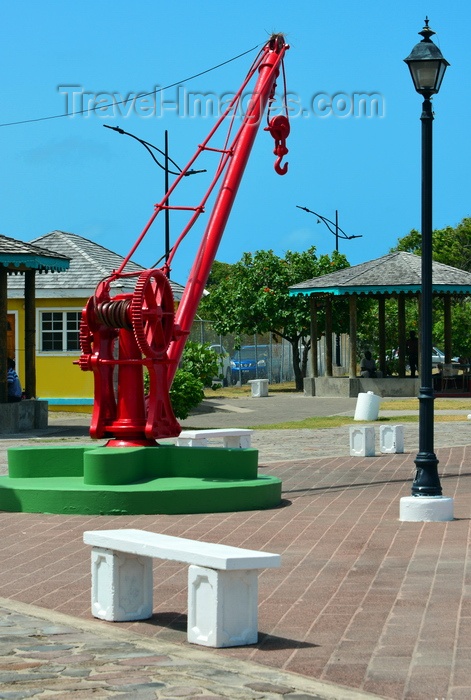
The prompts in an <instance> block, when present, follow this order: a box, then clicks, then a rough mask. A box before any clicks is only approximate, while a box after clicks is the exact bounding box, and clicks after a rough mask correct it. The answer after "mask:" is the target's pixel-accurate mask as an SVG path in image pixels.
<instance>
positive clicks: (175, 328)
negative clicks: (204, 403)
mask: <svg viewBox="0 0 471 700" xmlns="http://www.w3.org/2000/svg"><path fill="white" fill-rule="evenodd" d="M288 48H289V46H288V45H287V44H286V43H285V40H284V37H283V35H282V34H274V35H273V36H272V37H270V39H269V41H268V42H267V43H266V44H265V46H264V47H263V49H262V50H261V51H260V53H259V55H258V56H257V58H256V59H255V61H254V63H253V64H252V66H251V68H250V70H249V72H248V74H247V76H246V78H245V80H244V81H243V83H242V86H241V87H240V89H239V90H238V92H237V93H236V95H235V96H234V98H233V99H232V100H231V102H230V104H229V105H228V107H227V109H226V110H225V111H224V113H223V114H222V115H221V116H220V118H219V119H218V120H217V122H216V124H215V125H214V126H213V128H212V129H211V131H210V133H209V134H208V136H207V137H206V139H205V140H204V141H203V143H202V144H200V145H199V146H198V148H197V150H196V153H195V154H194V156H193V157H192V158H191V159H190V161H189V162H188V164H187V165H186V166H185V168H183V169H182V171H181V173H180V174H179V175H178V176H177V177H176V179H175V181H174V182H173V184H172V185H171V186H170V188H169V189H168V191H167V192H166V193H165V195H164V197H163V199H162V200H161V201H160V202H159V203H157V204H155V206H154V211H153V214H152V216H151V217H150V219H149V221H148V222H147V224H146V226H145V227H144V229H143V231H142V232H141V234H140V235H139V237H138V239H137V241H136V242H135V244H134V245H133V247H132V248H131V250H130V251H129V253H128V255H127V256H126V257H125V258H124V260H123V262H122V264H121V265H120V267H119V269H118V270H116V271H113V272H112V273H111V274H110V275H109V276H108V277H107V278H106V279H104V280H102V282H100V284H99V285H98V286H97V288H96V290H95V294H94V295H93V296H92V297H90V299H89V300H88V302H87V305H86V307H85V308H84V310H83V312H82V320H81V328H80V346H81V351H82V353H81V356H80V359H79V361H78V364H79V366H80V369H82V370H83V371H92V372H93V374H94V387H95V390H94V408H93V415H92V421H91V426H90V434H91V436H92V437H93V438H106V437H108V438H110V439H109V441H108V443H107V444H108V445H110V446H136V445H155V444H156V442H155V441H156V440H157V439H159V438H165V437H174V436H177V435H178V434H179V433H180V425H179V423H178V421H177V420H176V418H175V416H174V413H173V410H172V406H171V403H170V396H169V391H170V386H171V383H172V380H173V377H174V375H175V372H176V369H177V367H178V363H179V361H180V359H181V356H182V353H183V348H184V345H185V341H186V338H187V337H188V334H189V332H190V329H191V325H192V323H193V321H194V318H195V316H196V311H197V308H198V304H199V302H200V299H201V297H202V295H203V292H204V288H205V285H206V282H207V279H208V276H209V273H210V270H211V266H212V264H213V262H214V259H215V256H216V253H217V249H218V246H219V243H220V241H221V238H222V235H223V233H224V228H225V225H226V223H227V220H228V218H229V215H230V211H231V208H232V205H233V203H234V200H235V197H236V194H237V190H238V187H239V184H240V182H241V179H242V176H243V173H244V170H245V167H246V164H247V161H248V159H249V156H250V152H251V149H252V146H253V143H254V140H255V137H256V135H257V132H258V127H259V126H260V123H261V120H262V117H263V114H264V112H265V109H266V107H267V105H268V117H267V120H268V125H267V127H266V129H265V130H266V131H269V132H270V134H271V135H272V136H273V138H274V139H275V149H274V154H275V155H276V156H277V158H276V161H275V171H276V172H277V173H278V174H279V175H284V174H286V172H287V167H288V166H287V164H284V165H281V161H282V159H283V157H284V156H285V155H286V154H287V153H288V149H287V147H286V139H287V137H288V134H289V130H290V127H289V120H288V114H287V107H286V103H285V104H284V114H278V115H276V116H274V117H272V118H270V117H269V112H270V106H271V104H272V103H273V102H274V99H275V89H276V80H277V77H278V75H279V73H280V70H283V58H284V55H285V53H286V50H287V49H288ZM257 72H258V78H257V81H256V84H255V87H254V89H253V91H252V95H251V99H250V102H249V105H248V107H247V110H246V113H245V114H244V116H243V117H242V120H241V124H240V126H239V128H238V129H237V131H236V133H235V135H234V136H232V137H231V135H232V131H233V130H235V129H234V124H235V117H236V114H237V110H238V108H240V105H241V101H242V97H243V94H244V92H245V90H246V88H247V86H248V85H249V83H250V81H251V80H252V78H253V77H254V76H255V74H256V73H257ZM283 78H284V73H283ZM227 122H228V123H229V128H228V132H227V135H226V137H225V141H224V144H223V146H222V147H216V146H215V145H213V143H214V140H215V138H214V137H215V135H216V134H217V132H218V131H219V129H220V127H221V126H222V125H223V124H225V123H227ZM205 151H211V152H215V153H218V154H219V162H218V165H217V168H216V172H215V175H214V176H213V179H212V181H211V183H210V185H209V187H208V189H207V191H206V193H205V194H204V196H203V198H202V200H201V202H200V203H199V204H198V205H196V206H188V207H181V206H170V204H169V201H170V196H171V194H172V193H173V192H174V190H175V188H176V187H177V186H178V184H179V183H180V181H181V180H182V179H183V178H184V177H185V176H186V175H187V174H188V173H189V172H190V171H191V170H192V168H193V165H194V163H195V161H196V160H197V159H198V157H199V156H200V155H201V154H202V153H203V152H205ZM221 179H222V183H221V185H220V187H219V191H218V193H217V196H216V200H215V204H214V206H213V209H212V212H211V215H210V217H209V221H208V224H207V226H206V229H205V232H204V235H203V238H202V241H201V243H200V246H199V248H198V251H197V254H196V257H195V261H194V263H193V266H192V269H191V271H190V274H189V278H188V281H187V284H186V286H185V289H184V292H183V295H182V299H181V301H180V303H179V306H178V309H177V310H176V311H175V304H174V299H173V293H172V289H171V286H170V283H169V280H168V277H169V273H170V270H171V265H172V261H173V259H174V257H175V254H176V252H177V250H178V248H179V246H180V243H181V242H182V240H183V239H184V238H185V236H186V235H187V234H188V232H189V231H190V229H191V228H192V227H193V225H194V224H195V222H196V221H197V219H198V218H199V216H200V215H201V214H202V213H203V212H204V210H205V205H206V203H207V200H208V198H209V197H210V195H211V194H212V192H213V191H215V189H216V186H217V184H218V183H219V181H220V180H221ZM168 209H178V210H184V211H187V212H188V213H189V220H188V222H187V224H186V225H185V227H184V228H183V231H182V232H181V234H180V235H179V237H178V239H177V241H176V242H175V244H174V245H173V247H172V250H171V252H170V255H169V257H168V259H167V261H166V262H165V263H164V265H163V266H162V268H160V269H157V268H155V269H148V270H145V271H140V272H127V271H126V270H125V268H126V265H127V263H128V262H129V260H130V259H131V257H132V255H133V254H134V252H135V251H136V249H137V248H138V246H139V245H140V243H141V242H142V240H143V239H144V237H145V236H146V235H147V233H148V231H149V229H150V227H151V226H152V224H153V222H154V221H155V219H156V217H157V216H158V214H159V213H160V212H161V211H165V210H168ZM123 278H136V279H135V287H134V292H132V293H128V294H116V295H114V296H113V295H112V289H113V283H114V282H116V281H117V280H118V279H123ZM144 368H145V369H146V370H147V372H148V375H149V392H148V394H147V395H145V392H144V379H143V371H144Z"/></svg>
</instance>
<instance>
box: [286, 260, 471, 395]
mask: <svg viewBox="0 0 471 700" xmlns="http://www.w3.org/2000/svg"><path fill="white" fill-rule="evenodd" d="M432 276H433V295H434V296H438V297H440V298H442V299H443V315H444V329H445V330H444V351H445V362H450V361H451V356H452V347H451V335H452V334H451V300H452V298H453V297H456V296H469V295H471V273H469V272H465V271H464V270H459V269H457V268H455V267H450V266H449V265H443V264H442V263H438V262H434V263H433V271H432ZM420 292H421V258H420V256H418V255H414V254H413V253H405V252H396V253H390V254H389V255H385V256H384V257H382V258H377V259H376V260H370V261H368V262H365V263H361V264H360V265H355V266H353V267H348V268H345V269H343V270H338V271H337V272H332V273H330V274H328V275H323V276H322V277H317V278H315V279H311V280H306V281H305V282H300V283H298V284H295V285H293V286H292V287H290V290H289V293H290V295H291V296H296V295H299V294H302V295H307V296H309V298H310V303H311V338H316V337H317V309H318V307H319V305H320V304H323V305H324V307H325V337H326V358H325V362H326V372H325V376H324V377H319V376H318V357H317V344H316V343H312V348H311V377H309V378H307V379H306V380H305V383H304V393H305V394H306V395H310V396H314V395H317V396H357V395H358V393H359V392H360V391H370V390H374V391H376V392H378V391H379V392H380V393H382V395H383V396H386V395H387V396H416V395H417V393H418V389H419V380H418V379H411V378H406V374H405V366H406V363H405V354H406V352H405V345H406V320H405V301H406V297H417V298H418V299H419V303H420ZM360 296H369V297H372V298H375V299H377V301H378V327H379V358H378V359H379V366H380V369H381V370H382V371H383V377H384V375H385V374H386V372H385V369H386V338H385V301H386V299H387V298H388V297H389V298H395V299H397V305H398V332H397V337H398V340H399V343H398V344H399V376H398V377H393V378H391V377H384V378H383V379H364V378H362V377H357V362H358V358H357V299H358V297H360ZM339 297H343V298H345V297H347V298H348V300H349V318H350V330H349V336H350V353H349V368H348V377H333V371H332V318H333V313H334V310H335V299H336V298H339Z"/></svg>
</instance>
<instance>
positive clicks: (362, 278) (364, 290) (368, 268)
mask: <svg viewBox="0 0 471 700" xmlns="http://www.w3.org/2000/svg"><path fill="white" fill-rule="evenodd" d="M421 264H422V259H421V257H420V256H419V255H415V254H413V253H405V252H402V251H401V252H396V253H389V255H385V256H383V257H382V258H376V260H369V261H368V262H365V263H360V264H359V265H354V266H353V267H347V268H344V269H343V270H337V271H336V272H331V273H330V274H328V275H323V276H322V277H315V278H314V279H311V280H306V281H305V282H299V283H298V284H294V285H293V286H292V287H290V288H289V293H290V296H296V295H300V294H305V295H311V294H322V293H324V294H332V295H334V296H342V295H348V294H358V295H360V294H365V295H368V294H371V295H375V296H377V295H378V294H387V295H390V294H418V293H420V291H421V284H422V274H421ZM432 281H433V293H434V294H454V295H471V273H470V272H466V271H464V270H459V269H458V268H456V267H451V266H450V265H444V264H442V263H438V262H434V263H433V269H432Z"/></svg>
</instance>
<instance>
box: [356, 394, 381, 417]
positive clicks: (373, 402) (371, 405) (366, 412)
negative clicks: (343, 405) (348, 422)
mask: <svg viewBox="0 0 471 700" xmlns="http://www.w3.org/2000/svg"><path fill="white" fill-rule="evenodd" d="M380 402H381V396H376V394H375V393H373V392H372V391H368V392H367V393H366V394H362V393H360V394H358V398H357V405H356V407H355V415H354V417H353V420H378V413H379V404H380Z"/></svg>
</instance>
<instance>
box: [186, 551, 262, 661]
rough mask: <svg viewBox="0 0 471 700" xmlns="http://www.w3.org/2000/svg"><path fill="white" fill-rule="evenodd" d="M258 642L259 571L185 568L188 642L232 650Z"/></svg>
mask: <svg viewBox="0 0 471 700" xmlns="http://www.w3.org/2000/svg"><path fill="white" fill-rule="evenodd" d="M257 640H258V571H257V570H254V569H250V570H245V569H244V570H238V571H217V570H215V569H207V568H205V567H202V566H194V565H191V566H190V567H189V569H188V641H189V642H191V643H192V644H201V645H203V646H208V647H235V646H243V645H246V644H255V643H256V642H257Z"/></svg>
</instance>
